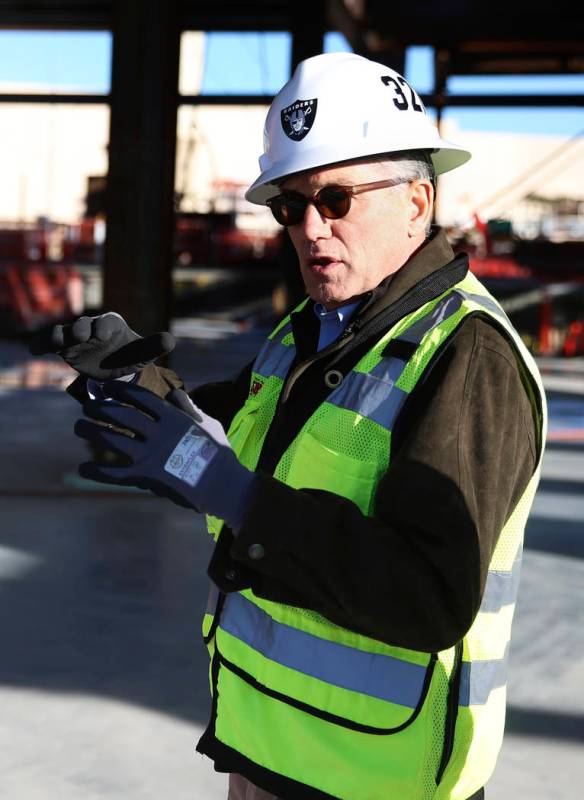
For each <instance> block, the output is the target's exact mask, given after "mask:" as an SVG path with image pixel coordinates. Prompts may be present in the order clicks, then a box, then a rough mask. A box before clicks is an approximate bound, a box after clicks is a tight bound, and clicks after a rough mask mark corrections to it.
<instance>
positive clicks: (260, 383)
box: [249, 381, 264, 397]
mask: <svg viewBox="0 0 584 800" xmlns="http://www.w3.org/2000/svg"><path fill="white" fill-rule="evenodd" d="M263 385H264V382H263V381H254V382H253V383H252V385H251V389H250V390H249V396H250V397H255V396H256V394H257V393H258V392H259V390H260V389H261V388H262V386H263Z"/></svg>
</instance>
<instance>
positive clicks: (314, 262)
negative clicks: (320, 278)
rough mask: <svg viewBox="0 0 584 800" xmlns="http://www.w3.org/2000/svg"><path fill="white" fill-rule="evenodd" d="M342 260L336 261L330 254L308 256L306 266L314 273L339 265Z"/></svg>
mask: <svg viewBox="0 0 584 800" xmlns="http://www.w3.org/2000/svg"><path fill="white" fill-rule="evenodd" d="M341 263H342V262H341V261H337V260H336V259H335V258H332V257H331V256H320V257H319V258H309V259H308V261H307V264H308V267H309V268H310V269H311V270H312V271H313V272H316V273H322V272H327V271H328V270H330V269H334V268H335V267H337V266H339V265H340V264H341Z"/></svg>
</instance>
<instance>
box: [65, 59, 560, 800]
mask: <svg viewBox="0 0 584 800" xmlns="http://www.w3.org/2000/svg"><path fill="white" fill-rule="evenodd" d="M264 139H265V153H264V155H263V156H262V157H261V158H260V168H261V170H262V171H261V175H260V176H259V178H258V179H257V180H256V181H255V183H254V184H253V185H252V186H251V188H250V189H249V191H248V194H247V197H248V199H249V200H251V201H252V202H256V203H267V205H269V206H270V208H271V210H272V212H273V213H274V216H275V217H276V219H277V220H278V221H279V222H281V223H282V224H284V225H286V226H287V228H288V232H289V234H290V237H291V239H292V242H293V244H294V247H295V249H296V253H297V255H298V261H299V266H300V270H301V273H302V277H303V280H304V283H305V286H306V290H307V294H308V298H307V299H306V300H305V301H303V303H301V305H300V306H299V307H298V308H297V309H296V310H295V311H294V312H293V313H292V314H291V315H290V317H288V318H286V319H285V320H283V321H282V322H281V323H280V324H279V325H278V327H277V328H276V329H275V331H274V332H273V333H272V334H271V335H270V337H269V338H268V339H267V341H266V343H265V344H264V346H263V348H262V350H261V351H260V353H259V354H258V356H257V358H256V359H255V361H254V363H253V364H252V365H250V366H248V367H247V368H246V369H245V370H244V371H243V372H242V373H241V374H240V375H239V376H238V377H237V378H236V379H235V380H234V381H230V382H225V383H219V384H209V385H205V386H202V387H199V388H198V389H196V390H195V391H193V392H192V393H191V399H192V401H194V403H195V404H196V405H195V406H193V405H192V404H190V402H189V400H188V398H187V397H186V395H185V394H184V393H183V392H181V391H180V389H178V390H177V387H180V385H181V384H180V381H179V379H178V378H177V377H176V376H174V375H173V374H172V373H169V372H167V371H163V370H159V369H158V368H157V367H155V366H152V365H146V366H144V364H145V362H146V361H148V360H149V359H148V358H145V357H141V358H137V359H134V360H132V359H129V358H126V359H125V364H126V369H125V372H126V373H128V372H137V373H138V377H137V379H136V382H137V384H138V386H134V385H131V384H128V383H124V382H119V381H109V382H108V383H106V384H105V386H104V389H103V391H105V392H106V394H107V396H108V398H109V399H107V400H93V401H90V402H86V404H85V406H84V408H85V412H86V415H87V416H89V417H90V420H82V421H80V422H79V423H78V424H77V428H76V430H77V433H78V434H79V435H81V436H83V437H85V438H86V439H88V440H89V441H90V442H92V443H94V444H96V445H98V446H100V447H102V448H106V449H108V450H115V451H117V452H119V453H121V454H122V455H123V456H125V457H126V458H127V459H128V460H127V461H126V462H125V463H126V465H125V466H111V465H100V464H96V463H93V462H91V463H88V464H85V465H82V467H81V472H82V474H84V475H86V476H87V477H91V478H94V479H96V480H102V481H106V482H108V481H109V482H118V483H129V484H134V485H138V486H142V487H144V488H149V489H151V490H152V491H154V492H156V493H158V494H161V495H166V496H169V497H171V498H172V499H173V500H175V501H176V502H179V503H181V504H183V505H187V506H189V507H192V508H196V509H199V510H202V511H205V512H207V513H208V514H209V515H213V516H210V517H209V529H210V531H211V533H212V534H213V535H214V536H215V538H216V540H217V544H216V547H215V551H214V555H213V557H212V560H211V563H210V566H209V575H210V577H211V579H212V585H213V591H212V592H211V596H210V600H209V607H208V610H207V613H206V615H205V621H204V626H203V627H204V636H205V640H206V642H207V644H208V646H209V650H210V654H211V689H212V695H213V703H212V711H211V719H210V721H209V724H208V727H207V729H206V731H205V733H204V734H203V736H202V738H201V740H200V742H199V745H198V750H199V751H200V752H202V753H204V754H206V755H207V756H209V757H210V758H211V759H213V761H214V763H215V768H216V769H217V770H220V771H225V772H229V773H230V793H229V798H230V800H242V799H243V798H245V800H262V799H263V800H265V798H274V797H279V798H307V799H308V798H310V799H311V798H328V797H334V798H347V800H365V798H367V800H369V798H371V799H375V800H382V799H383V800H387V799H388V798H392V799H393V798H397V799H399V800H427V799H429V798H436V799H437V800H446V799H447V798H448V799H449V800H467V798H479V797H483V796H484V794H483V787H484V785H485V783H486V782H487V781H488V779H489V777H490V775H491V774H492V771H493V769H494V766H495V762H496V758H497V754H498V751H499V748H500V744H501V739H502V733H503V724H504V713H505V681H506V678H505V671H506V660H507V651H508V644H509V640H510V627H511V620H512V616H513V610H514V604H515V598H516V592H517V579H518V574H519V565H520V560H521V549H522V537H523V529H524V526H525V522H526V519H527V515H528V512H529V508H530V505H531V502H532V499H533V495H534V493H535V488H536V485H537V480H538V475H539V466H540V462H541V455H542V447H543V441H544V439H545V402H544V397H543V390H542V387H541V383H540V380H539V376H538V373H537V368H536V367H535V365H534V362H533V360H532V359H531V358H530V356H529V354H528V353H527V351H526V350H525V348H524V346H523V344H522V343H521V340H520V338H519V336H518V335H517V333H516V332H515V331H514V330H513V328H512V326H511V324H510V322H509V320H508V319H507V318H506V316H505V314H504V313H503V312H502V310H501V308H500V306H499V305H498V303H497V302H496V301H495V300H494V299H493V298H492V297H491V296H490V295H489V294H488V292H487V291H486V290H485V288H484V287H483V286H482V285H481V284H480V283H479V282H478V281H477V280H476V278H475V277H474V276H473V275H472V274H471V273H470V272H469V271H468V259H467V257H466V256H465V255H459V256H456V257H455V256H454V254H453V252H452V250H451V249H450V247H449V245H448V243H447V241H446V239H445V237H444V235H443V233H442V232H440V231H436V230H433V231H430V221H431V217H432V209H433V200H434V182H435V174H436V173H440V172H444V171H446V170H448V169H453V168H455V167H457V166H460V165H461V164H462V163H464V162H465V161H466V160H467V159H468V157H469V155H468V153H466V152H465V151H463V150H461V149H460V148H458V147H457V146H456V145H452V144H450V143H447V142H445V141H443V140H442V139H440V137H439V136H438V133H437V131H436V130H435V128H434V127H433V126H432V125H431V123H430V122H429V121H428V119H427V117H426V114H425V110H424V108H423V106H422V104H421V102H420V100H419V98H418V96H417V95H416V93H415V92H414V91H413V90H412V89H411V88H410V87H409V85H408V84H407V83H406V82H405V80H404V79H403V78H402V77H401V76H399V75H398V74H397V73H395V72H393V71H392V70H390V69H388V68H387V67H385V66H383V65H380V64H375V63H373V62H370V61H368V60H366V59H363V58H361V57H358V56H354V55H346V54H335V55H323V56H317V57H316V58H312V59H309V60H307V61H305V62H303V63H302V64H300V65H299V67H298V69H297V70H296V72H295V74H294V76H293V77H292V79H291V81H290V82H289V83H288V84H286V86H285V87H284V88H283V89H282V90H281V92H280V93H279V94H278V95H277V97H276V98H275V100H274V102H273V103H272V106H271V108H270V111H269V113H268V117H267V120H266V129H265V137H264ZM108 316H109V315H108ZM106 321H107V319H106ZM105 324H106V322H104V318H101V319H100V320H97V321H96V322H95V321H94V322H93V323H87V322H85V323H83V325H81V326H80V328H81V327H83V326H85V328H86V330H85V332H81V333H78V334H76V333H75V332H74V330H73V329H71V330H69V331H68V332H67V334H66V336H68V337H69V341H68V343H67V346H65V345H63V344H62V342H61V346H60V351H61V352H62V353H63V355H64V356H65V357H68V356H71V353H72V352H73V351H74V350H75V347H80V346H81V347H83V346H84V347H85V348H86V350H85V351H84V353H85V354H87V353H92V352H93V348H100V347H101V348H103V347H105V348H106V350H107V355H106V358H105V359H104V350H103V349H102V350H99V357H100V361H99V364H100V365H101V366H103V364H104V363H105V361H107V359H108V358H109V359H110V364H111V363H112V359H113V362H115V363H116V364H117V365H118V366H119V365H120V363H124V358H123V357H122V356H120V353H121V352H122V351H123V347H122V346H121V345H124V346H125V347H126V348H128V347H132V346H133V347H134V348H136V347H138V349H139V348H140V346H141V345H140V342H141V341H142V343H143V341H144V340H139V339H137V334H134V333H133V332H128V331H129V329H127V327H124V326H123V321H121V322H120V320H119V319H118V320H117V321H116V322H115V324H114V323H112V318H111V316H109V323H108V324H113V325H114V328H115V330H116V331H118V332H119V331H121V330H122V331H123V335H121V338H120V337H119V336H118V339H117V340H116V342H115V345H110V342H111V341H112V340H113V336H112V335H110V334H108V335H107V336H106V335H100V334H99V333H98V332H97V328H96V326H97V325H102V326H104V325H105ZM88 325H89V328H88V327H87V326H88ZM92 326H93V327H92ZM84 337H85V338H84ZM126 339H127V340H128V343H126ZM131 339H133V340H134V341H130V340H131ZM149 341H150V344H151V340H149ZM158 345H160V342H158ZM146 349H148V348H146ZM161 349H164V348H161ZM155 351H156V347H154V348H152V347H151V348H150V357H151V356H152V355H154V354H155ZM112 354H113V355H112ZM83 358H84V359H85V360H86V361H87V363H89V360H90V359H88V357H87V355H84V357H83ZM116 359H117V360H116ZM69 360H71V358H70V359H69ZM77 361H78V362H79V359H77ZM135 362H139V363H135ZM129 364H131V366H128V365H129ZM92 365H93V366H94V367H95V359H93V361H92ZM78 368H79V369H80V371H81V372H82V373H84V374H85V375H93V377H94V378H98V379H101V378H103V377H104V375H103V373H99V372H97V371H95V370H94V371H93V372H90V371H89V370H88V369H85V370H83V369H82V368H81V366H80V365H79V363H78ZM122 371H124V370H122ZM83 386H84V383H83ZM77 388H78V389H79V386H78V387H77ZM147 389H150V390H151V391H146V390H147ZM94 393H95V392H94ZM156 395H159V396H156ZM161 397H166V398H168V399H169V400H171V401H172V402H167V401H165V400H163V399H161ZM177 406H178V407H177ZM92 420H93V421H92ZM218 421H219V422H220V423H221V424H222V426H223V427H224V428H225V429H226V430H228V435H227V438H225V437H224V434H223V429H222V427H221V425H219V424H218ZM104 424H106V425H109V426H110V429H105V428H104ZM127 434H129V436H128V435H127Z"/></svg>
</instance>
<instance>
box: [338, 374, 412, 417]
mask: <svg viewBox="0 0 584 800" xmlns="http://www.w3.org/2000/svg"><path fill="white" fill-rule="evenodd" d="M400 363H402V362H400ZM407 396H408V394H407V392H404V391H403V389H398V388H397V387H396V386H394V385H393V383H390V382H387V381H383V380H380V379H379V378H376V377H375V376H374V375H372V374H371V373H364V372H351V373H350V374H349V375H348V376H347V378H345V380H344V381H343V383H342V384H341V385H340V386H339V388H338V389H335V391H334V392H333V393H332V394H331V395H329V397H328V398H327V400H328V402H329V403H332V404H333V405H335V406H339V407H340V408H347V409H349V411H354V412H355V413H356V414H361V416H363V417H367V418H368V419H371V420H373V421H374V422H377V423H379V425H381V426H382V427H383V428H386V429H387V430H391V429H392V426H393V423H394V421H395V418H396V417H397V415H398V413H399V411H400V409H401V407H402V406H403V404H404V403H405V400H406V397H407Z"/></svg>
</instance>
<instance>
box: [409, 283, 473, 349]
mask: <svg viewBox="0 0 584 800" xmlns="http://www.w3.org/2000/svg"><path fill="white" fill-rule="evenodd" d="M461 305H462V300H461V298H460V297H459V296H458V295H457V294H455V293H454V294H450V295H447V296H446V297H444V298H443V299H442V300H440V302H439V303H436V305H435V306H434V308H433V309H432V311H430V313H429V314H426V316H424V317H422V318H421V319H419V320H418V321H417V322H414V324H413V325H410V327H409V328H408V329H407V330H406V331H404V332H403V333H402V334H401V335H400V336H398V337H397V338H398V339H402V340H403V341H405V342H413V343H414V344H419V342H421V341H422V339H423V338H424V336H425V335H426V333H428V331H430V330H432V329H433V328H435V327H436V326H437V325H440V323H441V322H444V320H445V319H448V317H450V316H452V314H455V313H456V312H457V311H458V309H459V308H460V306H461Z"/></svg>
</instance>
